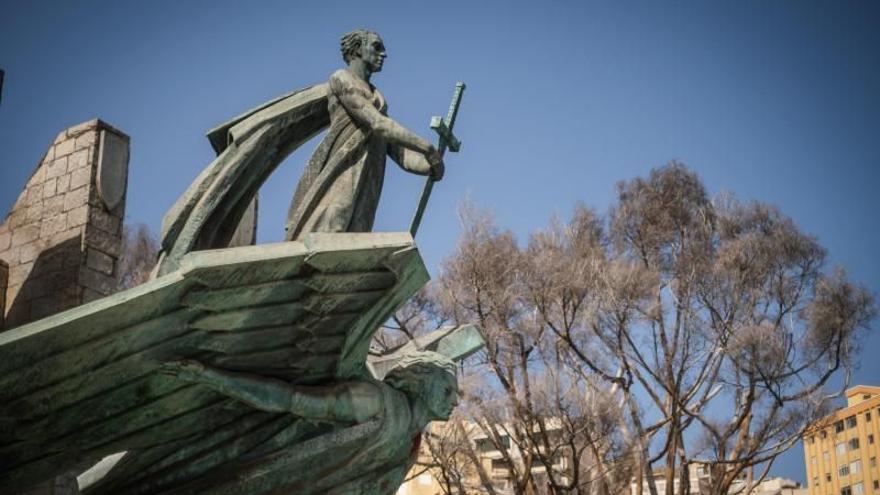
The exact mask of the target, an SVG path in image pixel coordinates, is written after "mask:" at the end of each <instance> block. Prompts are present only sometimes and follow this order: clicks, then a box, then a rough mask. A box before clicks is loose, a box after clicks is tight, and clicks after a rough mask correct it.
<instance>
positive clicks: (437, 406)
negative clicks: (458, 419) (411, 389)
mask: <svg viewBox="0 0 880 495" xmlns="http://www.w3.org/2000/svg"><path fill="white" fill-rule="evenodd" d="M424 401H425V405H426V406H427V407H428V411H430V412H431V415H432V416H433V417H434V419H449V415H450V414H452V410H453V409H455V406H457V405H458V383H457V381H456V379H455V377H454V376H453V375H451V374H450V373H449V372H447V371H440V370H438V371H437V373H436V374H435V375H434V379H433V380H431V386H430V387H429V388H428V390H427V393H426V394H425V397H424Z"/></svg>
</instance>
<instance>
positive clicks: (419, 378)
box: [384, 351, 456, 397]
mask: <svg viewBox="0 0 880 495" xmlns="http://www.w3.org/2000/svg"><path fill="white" fill-rule="evenodd" d="M455 371H456V368H455V363H454V362H452V360H451V359H449V358H448V357H446V356H444V355H443V354H439V353H437V352H433V351H418V352H413V353H410V354H407V355H406V356H404V357H403V358H401V360H400V362H399V363H397V365H396V366H394V368H391V370H390V371H389V372H388V374H387V375H385V379H384V382H385V383H387V384H388V385H390V386H392V387H394V388H396V389H397V390H400V391H401V392H403V393H405V394H407V395H411V396H415V397H419V396H422V395H423V394H424V393H425V391H426V390H427V383H428V382H429V381H430V380H431V379H432V378H433V377H435V376H436V375H437V373H448V374H449V376H450V377H452V378H453V379H454V378H455Z"/></svg>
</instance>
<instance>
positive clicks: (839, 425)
mask: <svg viewBox="0 0 880 495" xmlns="http://www.w3.org/2000/svg"><path fill="white" fill-rule="evenodd" d="M843 430H844V428H843V420H842V419H841V420H840V421H837V422H835V423H834V432H835V433H840V432H842V431H843ZM847 488H849V487H847Z"/></svg>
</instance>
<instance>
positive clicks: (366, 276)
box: [0, 233, 428, 493]
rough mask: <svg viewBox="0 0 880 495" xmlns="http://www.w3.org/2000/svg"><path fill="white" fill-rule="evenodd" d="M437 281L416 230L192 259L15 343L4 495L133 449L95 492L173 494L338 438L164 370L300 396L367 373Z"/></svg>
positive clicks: (1, 408) (12, 337)
mask: <svg viewBox="0 0 880 495" xmlns="http://www.w3.org/2000/svg"><path fill="white" fill-rule="evenodd" d="M427 280H428V274H427V271H426V270H425V267H424V265H423V263H422V261H421V258H420V256H419V255H418V252H417V251H416V249H415V247H414V245H413V242H412V238H411V237H410V236H409V235H408V234H406V233H363V234H311V235H310V236H308V237H307V238H306V239H305V241H304V242H285V243H280V244H269V245H260V246H247V247H238V248H229V249H219V250H209V251H198V252H192V253H189V254H187V255H186V256H185V257H183V259H182V260H181V262H180V268H179V269H178V270H175V271H173V272H171V273H169V274H168V275H166V276H162V277H159V278H157V279H154V280H152V281H150V282H148V283H146V284H144V285H141V286H139V287H136V288H134V289H131V290H128V291H125V292H121V293H118V294H115V295H113V296H110V297H107V298H104V299H100V300H98V301H94V302H92V303H89V304H86V305H83V306H80V307H77V308H74V309H72V310H69V311H66V312H63V313H59V314H57V315H54V316H52V317H49V318H46V319H43V320H39V321H36V322H34V323H31V324H28V325H25V326H22V327H18V328H16V329H12V330H9V331H7V332H4V333H2V334H0V493H8V492H10V491H15V490H21V489H24V488H26V487H28V486H30V485H33V484H35V483H37V482H40V481H43V480H45V479H48V478H50V477H52V476H55V475H57V474H59V473H63V472H66V471H70V470H73V469H80V470H81V469H84V467H87V466H89V465H91V464H94V463H95V462H97V461H98V460H100V459H101V458H103V457H105V456H107V455H110V454H114V453H118V452H122V451H128V452H129V455H127V456H126V458H127V459H125V460H124V461H123V462H122V463H120V465H119V468H120V470H119V471H116V470H114V472H119V473H123V474H124V476H117V475H116V474H115V473H111V475H112V476H110V477H109V478H108V480H107V482H105V483H103V484H102V485H103V488H101V485H98V486H95V488H96V489H98V488H101V489H100V490H96V493H138V492H140V490H135V487H139V486H140V487H144V490H146V491H144V492H143V493H163V490H164V488H163V487H166V488H167V487H169V486H175V485H176V484H178V483H180V482H183V481H186V480H191V479H193V478H194V477H195V478H198V477H199V476H201V475H202V474H204V473H206V472H208V471H211V470H215V469H219V468H222V466H223V465H224V464H226V463H229V462H232V461H236V462H238V461H241V460H246V459H249V458H252V457H253V456H258V455H261V454H262V453H265V452H266V451H272V450H278V449H284V448H289V447H290V446H293V445H296V444H297V443H299V442H301V441H303V439H308V438H311V437H313V436H315V435H319V434H324V433H326V432H328V431H331V430H332V428H333V426H332V425H326V424H324V425H322V424H314V423H308V422H305V421H302V420H300V419H299V418H296V417H294V416H292V415H278V414H269V413H263V412H259V411H254V410H252V409H250V408H249V407H248V406H245V405H243V404H240V403H237V402H235V401H233V400H230V399H228V398H225V397H224V396H221V395H219V394H217V393H215V392H213V391H211V390H209V389H207V388H205V387H202V386H200V385H192V384H187V383H182V382H180V381H179V380H175V379H173V378H171V377H167V376H165V375H162V374H159V373H157V371H156V370H157V368H158V367H159V366H160V364H161V363H162V362H164V361H167V360H173V359H180V358H194V359H198V360H201V361H203V362H205V363H208V364H211V365H213V366H216V367H219V368H225V369H230V370H240V371H245V372H251V373H256V374H260V375H265V376H274V377H278V378H282V379H285V380H289V381H291V382H294V383H300V384H321V383H325V382H332V381H335V380H340V379H350V378H353V377H359V376H365V375H366V374H367V370H366V366H365V360H366V358H367V354H368V350H369V343H370V340H371V338H372V335H373V333H374V331H375V329H376V328H378V326H379V325H381V324H382V323H383V322H384V321H385V320H386V319H387V318H388V317H389V316H390V315H391V314H392V313H393V311H395V310H396V309H397V308H398V307H399V306H400V305H401V304H402V303H403V301H405V300H406V299H407V298H409V297H410V296H411V295H412V294H414V293H415V292H416V291H417V290H418V289H419V288H421V287H422V286H423V285H424V283H425V282H427ZM181 476H182V477H183V479H180V478H179V477H181ZM176 477H177V478H176ZM119 483H122V484H123V485H125V488H124V489H122V485H120V484H119ZM169 483H170V485H169ZM149 487H152V488H149Z"/></svg>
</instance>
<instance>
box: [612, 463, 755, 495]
mask: <svg viewBox="0 0 880 495" xmlns="http://www.w3.org/2000/svg"><path fill="white" fill-rule="evenodd" d="M710 476H711V474H710V471H709V463H706V462H692V463H690V464H689V465H688V482H689V484H690V486H689V487H688V493H690V494H691V495H700V494H702V493H706V488H707V487H708V485H709V480H710ZM653 477H654V486H656V487H657V493H658V494H659V495H675V494H677V493H679V479H678V475H677V474H676V476H675V478H674V479H673V482H672V490H667V487H666V469H664V468H658V469H655V470H654V473H653ZM745 480H746V475H745V473H743V475H742V476H740V478H739V479H738V480H736V481H735V482H734V485H735V486H740V483H743V482H745ZM638 488H639V486H638V483H637V481H636V480H635V479H633V481H632V482H631V483H630V486H629V491H630V495H636V494H638V492H639V491H638ZM642 493H643V494H647V493H650V492H649V491H648V482H647V480H644V481H642Z"/></svg>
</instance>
